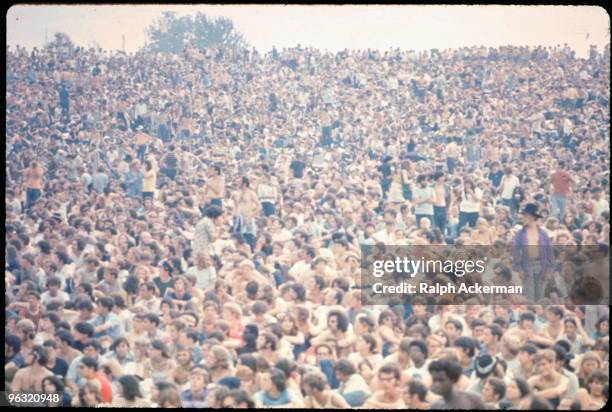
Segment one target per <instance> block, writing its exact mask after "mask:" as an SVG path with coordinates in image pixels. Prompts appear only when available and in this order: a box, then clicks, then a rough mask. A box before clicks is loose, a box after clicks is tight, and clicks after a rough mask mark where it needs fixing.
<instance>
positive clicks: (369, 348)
mask: <svg viewBox="0 0 612 412" xmlns="http://www.w3.org/2000/svg"><path fill="white" fill-rule="evenodd" d="M377 345H378V344H377V342H376V338H374V336H372V335H370V334H365V335H361V336H360V337H358V338H357V350H358V351H359V352H364V353H369V354H373V353H376V347H377Z"/></svg>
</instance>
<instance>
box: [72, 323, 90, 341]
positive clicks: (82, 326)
mask: <svg viewBox="0 0 612 412" xmlns="http://www.w3.org/2000/svg"><path fill="white" fill-rule="evenodd" d="M93 335H94V327H93V325H92V324H91V323H87V322H79V323H77V324H76V325H74V337H75V339H76V340H77V341H80V342H85V341H87V340H89V339H91V338H92V336H93Z"/></svg>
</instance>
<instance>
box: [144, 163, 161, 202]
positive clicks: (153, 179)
mask: <svg viewBox="0 0 612 412" xmlns="http://www.w3.org/2000/svg"><path fill="white" fill-rule="evenodd" d="M143 164H144V170H143V172H142V175H143V180H142V198H143V200H144V199H145V198H147V197H148V198H151V199H153V197H154V195H155V188H156V186H157V163H156V162H155V160H154V159H151V158H149V159H147V160H145V161H144V163H143Z"/></svg>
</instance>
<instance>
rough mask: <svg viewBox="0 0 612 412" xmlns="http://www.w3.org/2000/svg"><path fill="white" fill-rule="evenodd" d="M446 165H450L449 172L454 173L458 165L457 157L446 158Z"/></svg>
mask: <svg viewBox="0 0 612 412" xmlns="http://www.w3.org/2000/svg"><path fill="white" fill-rule="evenodd" d="M446 167H448V174H451V175H452V174H453V172H454V171H455V167H457V159H456V158H454V157H447V158H446Z"/></svg>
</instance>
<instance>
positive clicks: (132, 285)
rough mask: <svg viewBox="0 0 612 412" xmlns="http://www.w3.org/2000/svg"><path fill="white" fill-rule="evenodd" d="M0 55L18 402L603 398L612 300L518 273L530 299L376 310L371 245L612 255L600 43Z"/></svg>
mask: <svg viewBox="0 0 612 412" xmlns="http://www.w3.org/2000/svg"><path fill="white" fill-rule="evenodd" d="M6 58H7V62H6V66H7V83H6V84H7V92H6V195H5V196H6V221H5V224H6V232H5V241H6V248H5V257H6V266H5V285H6V290H5V306H6V313H5V314H6V325H5V358H6V361H5V362H6V363H5V376H6V378H5V380H6V385H7V388H8V389H9V390H10V391H11V392H13V393H47V394H61V398H60V400H59V401H58V402H50V401H49V402H47V403H46V405H47V406H113V407H136V406H140V407H196V408H202V407H211V408H221V407H228V408H239V407H243V408H244V407H303V408H321V407H324V408H349V407H364V408H374V409H385V408H386V409H389V408H390V409H395V408H397V409H404V408H414V409H430V408H431V409H440V408H445V409H475V408H489V409H557V410H568V409H573V410H580V409H582V410H597V409H600V408H601V407H602V406H603V405H604V404H605V403H607V400H608V385H609V377H608V374H607V370H608V362H609V308H608V306H603V305H592V304H584V305H576V304H568V302H571V299H569V298H570V297H571V292H572V291H571V283H569V284H568V283H565V282H560V281H559V279H562V278H563V276H562V275H563V274H564V273H565V272H564V271H565V270H568V271H570V272H571V268H569V269H567V268H566V267H565V266H564V267H562V268H557V270H558V271H557V272H554V273H552V275H550V276H544V272H546V270H547V269H548V268H543V267H542V265H541V264H538V262H536V263H535V264H534V265H532V266H529V267H526V268H525V274H524V275H525V276H526V277H525V278H523V280H524V281H525V284H527V283H529V284H530V285H531V286H530V289H529V293H530V295H529V299H530V300H529V301H528V300H524V301H518V302H507V303H506V304H495V305H488V304H486V303H484V302H481V301H478V300H476V301H474V302H469V303H471V304H468V302H466V304H464V305H449V304H440V302H436V303H435V304H432V302H430V301H428V300H427V299H423V298H414V299H408V300H406V301H405V302H401V304H394V303H392V302H389V304H387V305H368V304H364V302H363V301H362V299H361V297H362V296H361V293H362V291H361V284H362V283H361V278H360V277H361V263H360V262H361V260H360V259H361V247H362V246H364V245H380V244H387V245H400V244H405V245H410V244H419V245H471V246H486V245H501V246H503V245H513V244H514V245H516V244H528V245H534V244H535V245H555V246H564V247H568V248H573V250H576V249H578V250H579V249H580V248H581V247H584V246H587V245H592V246H596V247H597V248H598V250H599V251H601V253H602V254H603V255H605V256H607V255H608V253H609V251H608V249H609V230H610V226H609V203H608V200H607V199H608V198H609V194H610V180H609V179H610V151H609V143H610V129H609V122H610V118H609V107H610V106H609V105H610V89H609V84H610V67H609V61H610V53H609V47H606V49H605V50H604V51H603V52H598V50H596V49H595V48H593V49H592V50H591V53H590V55H589V57H588V58H585V59H583V58H576V56H575V55H574V52H573V51H571V50H570V49H569V48H568V47H567V46H563V47H561V46H558V47H554V48H553V47H548V48H546V47H537V48H528V47H500V48H484V47H480V48H479V47H472V48H463V49H458V50H432V51H429V52H412V51H399V50H389V51H387V52H380V51H373V50H365V51H343V52H337V53H331V52H327V51H325V52H324V51H320V50H314V49H310V48H302V47H299V46H298V47H296V48H293V49H284V50H281V51H278V50H276V49H273V50H272V51H271V52H269V53H266V54H262V53H259V52H257V51H256V50H255V49H253V50H248V49H245V50H227V49H214V48H213V49H207V50H197V48H195V47H191V46H190V47H187V48H186V49H185V51H184V53H183V54H181V55H165V54H151V53H136V54H129V55H128V54H124V53H121V52H118V53H109V52H104V51H102V50H95V49H89V50H87V49H84V48H80V47H75V46H73V45H72V44H70V43H68V42H66V43H55V44H53V45H51V46H48V47H45V48H43V49H34V50H32V51H26V50H25V49H23V48H20V47H17V48H7V54H6ZM568 262H569V261H568ZM570 263H571V262H570ZM570 263H567V264H568V265H569V264H570ZM509 271H511V268H510V267H506V266H500V267H499V272H500V273H501V275H503V276H505V275H506V274H509V273H510V272H509ZM508 276H510V275H508ZM607 287H609V283H608V285H607ZM540 289H541V290H540ZM544 289H545V290H546V291H547V293H546V294H545V296H544V294H543V290H544Z"/></svg>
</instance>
